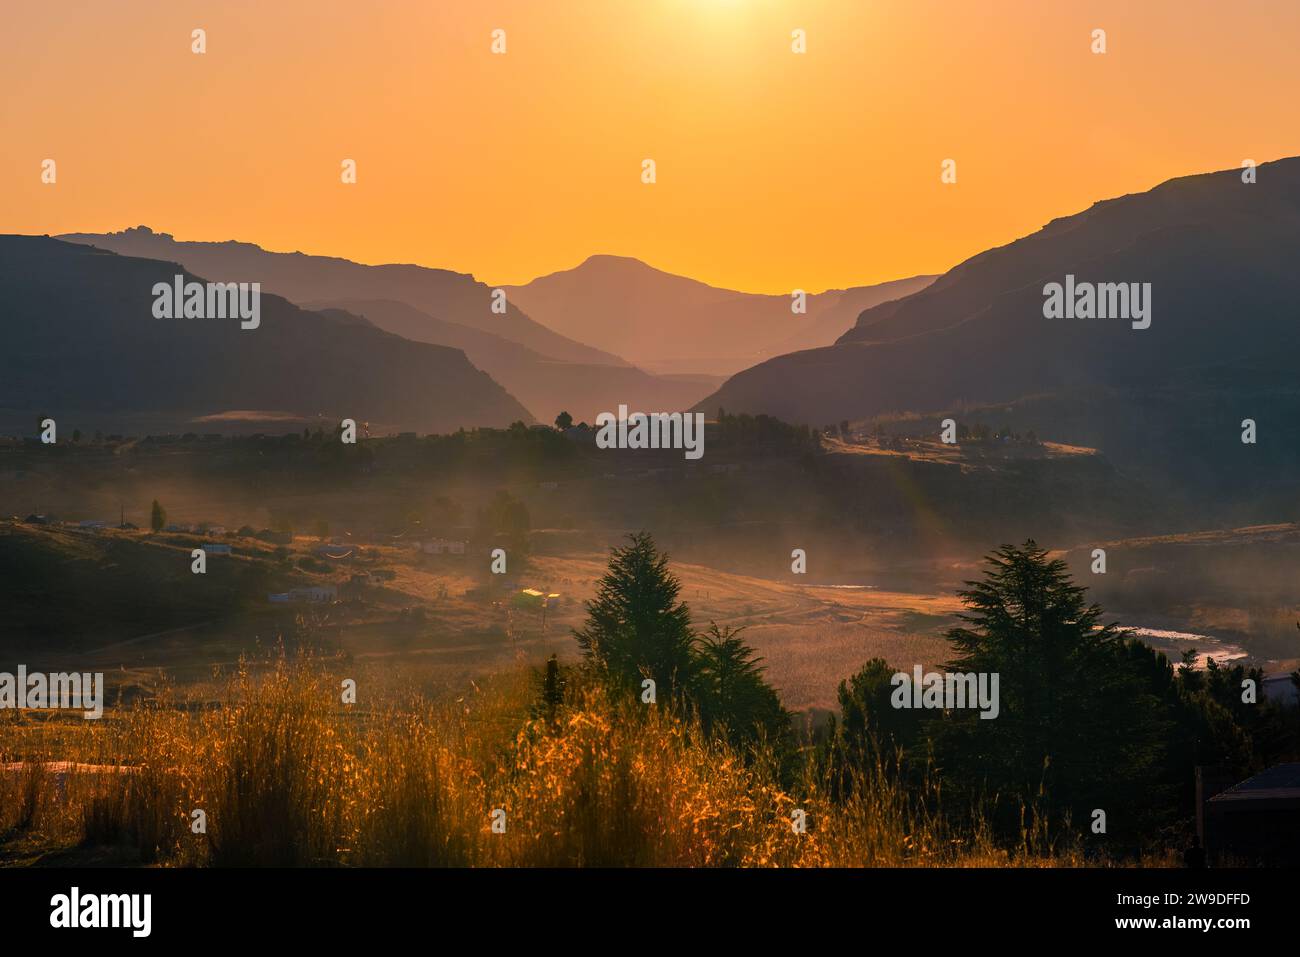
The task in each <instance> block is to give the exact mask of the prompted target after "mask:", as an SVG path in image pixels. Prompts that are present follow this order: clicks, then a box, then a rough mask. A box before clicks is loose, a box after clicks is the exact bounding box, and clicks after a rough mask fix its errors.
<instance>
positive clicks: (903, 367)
mask: <svg viewBox="0 0 1300 957" xmlns="http://www.w3.org/2000/svg"><path fill="white" fill-rule="evenodd" d="M1257 174H1258V182H1256V183H1254V184H1247V183H1243V182H1242V177H1241V173H1240V170H1227V171H1223V172H1216V173H1207V174H1202V175H1196V176H1187V177H1182V178H1179V179H1174V180H1170V181H1168V182H1166V183H1163V184H1161V185H1160V186H1157V187H1156V188H1154V189H1152V190H1150V191H1148V192H1145V193H1138V194H1131V195H1127V196H1123V197H1120V198H1118V199H1112V200H1108V201H1105V202H1100V203H1097V204H1095V205H1094V206H1092V207H1091V208H1090V209H1088V210H1086V211H1084V212H1082V213H1079V214H1078V215H1075V216H1069V217H1065V218H1062V219H1057V220H1054V221H1053V222H1051V223H1049V224H1048V225H1047V226H1045V227H1044V228H1042V229H1040V230H1039V231H1038V232H1036V233H1034V234H1032V235H1030V236H1027V237H1025V238H1023V239H1020V240H1017V241H1016V242H1013V243H1011V244H1009V245H1006V246H1002V247H999V248H996V249H991V250H988V251H987V252H983V253H981V254H979V255H977V256H975V257H973V258H971V259H969V260H967V261H966V262H963V263H962V264H961V265H959V266H956V267H955V268H953V269H952V270H950V271H949V272H947V273H945V274H944V275H942V276H941V277H939V278H938V279H937V280H935V282H934V283H932V284H931V285H929V286H928V287H926V288H925V289H923V290H921V291H919V292H916V293H913V294H912V295H910V296H908V297H906V298H904V299H900V300H897V301H894V302H888V303H884V304H882V305H878V306H875V307H873V308H870V309H867V310H865V311H864V312H863V313H862V314H861V315H860V316H859V318H858V321H857V323H856V324H855V325H854V327H853V328H852V329H850V330H848V331H847V332H846V333H845V334H844V335H843V336H841V337H840V339H839V340H838V341H837V342H836V343H835V344H834V345H831V346H828V347H825V348H820V349H811V350H805V351H801V352H795V353H792V354H788V355H783V356H780V357H777V358H774V359H771V360H768V361H766V362H763V363H761V364H759V365H756V366H754V367H753V368H750V369H747V370H745V371H744V372H741V373H739V374H737V375H735V376H733V377H732V378H730V379H729V380H728V381H727V382H726V383H725V384H724V385H723V387H722V388H721V389H719V390H718V392H716V393H715V394H714V395H712V396H710V397H709V398H708V399H706V400H704V401H703V402H701V403H700V405H699V408H701V409H705V410H708V411H713V410H715V409H716V408H717V407H718V406H723V407H725V408H727V409H728V410H730V411H747V412H754V413H758V412H764V413H768V414H772V415H776V416H780V417H782V418H785V419H789V420H792V421H798V422H808V423H813V424H823V423H826V422H838V421H840V420H841V419H845V418H848V419H857V418H864V417H869V416H874V415H879V414H881V413H886V412H891V411H904V410H918V411H927V410H941V409H948V408H952V407H955V406H957V405H959V404H961V405H968V406H969V405H971V404H980V403H999V402H1008V401H1013V400H1017V399H1021V398H1023V397H1027V396H1034V395H1041V394H1053V393H1061V392H1067V391H1071V392H1077V391H1080V390H1082V391H1088V390H1093V391H1096V390H1101V389H1124V388H1135V387H1144V386H1150V385H1152V384H1156V383H1158V384H1160V385H1162V386H1170V387H1179V384H1181V386H1180V387H1185V388H1188V389H1191V388H1203V387H1205V386H1207V384H1209V383H1214V384H1216V388H1221V389H1222V388H1226V389H1228V390H1231V389H1232V388H1234V387H1244V386H1247V385H1249V386H1250V387H1252V388H1253V387H1257V386H1259V385H1261V384H1266V383H1270V382H1272V383H1276V384H1277V385H1278V386H1279V387H1285V384H1286V383H1287V382H1288V381H1289V380H1290V379H1293V378H1294V352H1295V343H1296V333H1295V328H1296V322H1295V318H1294V315H1295V303H1296V301H1297V294H1300V270H1297V269H1296V267H1295V261H1294V260H1295V254H1294V248H1295V244H1296V242H1297V240H1300V159H1286V160H1279V161H1277V162H1273V163H1266V164H1262V165H1261V166H1259V167H1258V169H1257ZM1067 275H1072V276H1074V277H1075V279H1076V281H1077V282H1080V283H1082V282H1090V283H1150V284H1151V300H1152V319H1151V325H1150V328H1147V329H1134V328H1132V324H1131V323H1130V322H1129V321H1127V320H1124V319H1099V318H1092V319H1089V318H1051V319H1049V318H1045V317H1044V301H1045V296H1044V287H1045V285H1046V284H1048V283H1064V282H1065V280H1066V276H1067ZM1234 414H1235V413H1234ZM1246 414H1248V411H1247V412H1245V413H1243V415H1242V416H1238V418H1241V417H1243V416H1244V415H1246Z"/></svg>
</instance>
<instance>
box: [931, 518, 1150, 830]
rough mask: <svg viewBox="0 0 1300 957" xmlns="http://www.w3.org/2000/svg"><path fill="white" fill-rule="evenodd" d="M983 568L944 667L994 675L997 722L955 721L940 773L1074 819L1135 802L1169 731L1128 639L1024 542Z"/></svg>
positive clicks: (1056, 564) (970, 714)
mask: <svg viewBox="0 0 1300 957" xmlns="http://www.w3.org/2000/svg"><path fill="white" fill-rule="evenodd" d="M985 561H986V562H987V565H988V567H987V569H986V571H985V575H984V578H983V580H982V581H978V582H974V581H972V582H967V583H966V584H967V585H968V586H969V587H968V588H967V589H965V590H963V591H960V592H958V595H959V596H960V597H961V599H962V601H963V602H964V603H965V604H966V606H967V609H968V611H967V612H966V613H964V614H961V615H959V616H958V617H959V618H961V619H962V620H963V621H964V622H965V625H964V626H962V627H957V628H953V629H951V630H949V632H948V633H947V638H948V640H949V641H950V642H951V643H952V645H953V647H954V649H955V650H956V652H957V655H956V657H955V659H954V660H953V661H951V662H949V664H948V665H947V667H948V670H949V671H952V672H964V673H965V672H975V673H977V674H981V673H983V674H990V675H992V674H997V675H998V676H999V714H998V717H997V718H996V719H993V720H984V719H981V718H980V717H979V714H978V712H977V711H975V710H972V709H964V710H962V709H958V710H955V711H954V712H953V713H952V716H951V720H947V721H945V722H944V727H943V732H942V734H941V738H942V741H943V744H944V747H942V748H941V751H942V752H944V753H945V755H946V758H947V762H946V770H949V771H951V772H954V773H955V774H956V776H957V777H958V778H959V779H960V781H961V783H962V784H965V785H967V786H969V787H972V788H974V789H979V788H987V789H988V791H989V792H992V793H1002V794H1004V795H1008V796H1012V797H1019V798H1020V799H1021V800H1023V801H1025V802H1038V803H1040V806H1041V805H1045V806H1044V808H1043V809H1045V810H1054V811H1059V812H1062V813H1063V812H1066V811H1069V812H1071V814H1072V817H1073V819H1074V820H1075V821H1076V822H1079V821H1087V820H1089V815H1090V814H1091V812H1092V810H1093V809H1094V808H1103V809H1104V808H1119V807H1129V808H1132V807H1134V806H1136V805H1139V804H1141V803H1142V802H1143V800H1145V799H1147V798H1148V796H1149V795H1148V792H1149V789H1150V785H1151V784H1152V781H1153V778H1154V776H1155V773H1156V770H1157V764H1158V761H1159V760H1160V759H1162V758H1163V756H1164V739H1163V734H1164V732H1165V731H1166V730H1167V726H1166V725H1165V724H1164V723H1163V722H1162V721H1161V719H1160V717H1159V713H1158V709H1157V704H1156V701H1155V699H1154V697H1153V695H1152V693H1151V691H1150V686H1149V685H1148V684H1147V683H1146V682H1145V681H1144V680H1143V674H1142V672H1141V671H1140V670H1139V666H1138V663H1136V662H1135V661H1134V660H1133V659H1131V658H1130V657H1129V656H1128V653H1127V651H1126V641H1125V639H1126V636H1127V633H1126V632H1124V631H1122V630H1121V629H1119V628H1118V627H1117V626H1116V625H1115V624H1113V623H1112V624H1105V625H1103V624H1101V616H1102V610H1101V608H1100V607H1099V606H1097V605H1096V604H1089V603H1087V602H1086V600H1085V597H1084V595H1085V592H1084V589H1082V588H1080V587H1078V586H1076V585H1075V584H1074V583H1073V582H1072V581H1071V579H1070V577H1069V573H1068V571H1067V569H1066V565H1065V562H1063V561H1061V560H1060V559H1053V560H1049V559H1048V557H1047V552H1046V551H1045V550H1044V549H1042V548H1040V547H1038V545H1036V544H1035V543H1034V542H1033V541H1032V540H1030V541H1027V542H1026V543H1025V544H1024V545H1023V546H1019V547H1017V546H1012V545H1004V546H1002V547H1001V548H999V549H997V550H996V551H995V552H993V553H992V554H990V555H988V556H987V557H986V559H985ZM1132 816H1133V815H1128V816H1127V817H1130V818H1131V817H1132Z"/></svg>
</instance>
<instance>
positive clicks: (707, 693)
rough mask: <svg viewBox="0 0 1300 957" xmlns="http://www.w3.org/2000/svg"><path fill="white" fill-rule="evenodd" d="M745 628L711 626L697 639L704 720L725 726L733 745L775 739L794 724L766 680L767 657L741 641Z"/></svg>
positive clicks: (698, 683) (698, 684)
mask: <svg viewBox="0 0 1300 957" xmlns="http://www.w3.org/2000/svg"><path fill="white" fill-rule="evenodd" d="M743 630H744V629H743V628H731V627H729V626H727V625H723V626H722V627H718V625H717V624H716V623H712V622H711V623H710V625H709V629H708V631H706V632H705V633H704V634H702V635H700V636H699V637H698V638H697V639H696V660H697V666H696V683H695V688H694V698H695V700H696V702H697V703H698V706H699V710H700V717H701V719H702V720H703V721H704V724H705V726H706V727H714V726H717V725H722V726H724V727H725V728H726V729H727V734H728V736H729V737H730V738H731V740H732V742H733V743H741V742H744V741H748V740H752V739H754V738H755V737H759V736H766V737H768V738H773V737H775V736H777V735H779V734H780V733H781V732H782V731H784V730H785V728H786V727H787V726H788V724H789V715H788V714H787V713H786V711H785V709H784V708H783V707H782V706H781V700H780V698H778V697H777V694H776V692H775V691H774V690H773V689H772V687H771V685H769V684H768V683H767V682H766V681H765V680H764V679H763V671H764V669H763V667H762V664H761V662H762V660H763V659H762V658H760V657H757V655H756V654H755V652H754V649H753V648H751V647H750V646H749V645H747V644H745V642H744V641H742V640H741V638H740V632H742V631H743Z"/></svg>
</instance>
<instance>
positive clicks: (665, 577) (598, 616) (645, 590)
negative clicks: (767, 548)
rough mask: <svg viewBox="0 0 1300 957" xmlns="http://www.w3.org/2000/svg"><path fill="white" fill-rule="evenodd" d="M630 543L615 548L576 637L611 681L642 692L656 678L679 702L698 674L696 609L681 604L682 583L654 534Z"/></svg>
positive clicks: (659, 689)
mask: <svg viewBox="0 0 1300 957" xmlns="http://www.w3.org/2000/svg"><path fill="white" fill-rule="evenodd" d="M628 541H629V544H627V545H625V546H623V547H615V548H613V549H611V550H610V559H609V570H608V571H607V572H606V573H605V575H604V577H602V578H601V579H600V582H599V583H598V587H597V591H596V597H595V598H594V599H592V600H591V601H588V602H586V608H587V620H586V623H585V624H584V625H583V627H582V628H580V629H575V630H574V632H573V636H574V638H576V639H577V641H578V645H579V647H580V648H582V653H583V656H584V657H585V658H586V659H587V661H588V662H589V663H590V664H592V665H594V666H595V667H596V668H597V669H598V670H599V671H601V672H602V673H603V674H604V675H605V676H606V677H607V678H609V679H610V680H611V681H613V682H615V683H616V684H621V685H624V686H626V687H633V688H638V689H639V688H640V685H641V681H642V680H643V679H644V678H652V679H653V680H654V682H655V687H656V695H657V696H658V697H661V698H666V699H668V700H670V701H674V700H679V699H680V698H681V696H682V695H683V693H684V692H685V691H686V690H687V689H688V688H689V687H690V685H691V680H692V678H693V676H694V665H695V662H694V659H693V656H692V644H693V636H692V634H691V615H690V610H689V609H688V608H687V606H686V604H685V603H684V602H679V601H678V600H677V596H678V593H679V592H680V591H681V583H680V582H678V580H677V579H676V578H674V577H673V576H672V575H671V574H670V573H669V571H668V557H667V556H666V555H662V554H660V553H659V551H658V550H657V549H656V548H655V543H654V540H653V539H652V538H651V537H650V535H648V534H647V533H645V532H637V533H634V534H632V535H629V536H628Z"/></svg>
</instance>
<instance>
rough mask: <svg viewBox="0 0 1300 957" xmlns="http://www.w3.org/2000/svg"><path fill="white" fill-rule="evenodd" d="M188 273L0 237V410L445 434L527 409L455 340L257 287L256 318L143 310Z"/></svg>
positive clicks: (65, 417)
mask: <svg viewBox="0 0 1300 957" xmlns="http://www.w3.org/2000/svg"><path fill="white" fill-rule="evenodd" d="M177 274H182V275H184V277H185V281H198V282H203V281H205V280H206V279H209V278H210V279H212V280H213V281H216V282H239V281H253V280H254V279H255V277H250V276H248V275H246V274H238V273H235V274H229V273H227V274H216V275H210V276H204V277H200V276H196V275H195V274H193V273H191V272H190V271H188V270H185V269H183V267H181V266H180V265H178V264H176V263H173V262H163V261H159V260H154V259H145V258H138V257H132V256H123V255H117V254H114V253H111V252H107V251H104V250H101V249H96V248H93V247H91V246H88V245H82V244H77V243H70V242H62V241H59V240H57V239H51V238H49V237H37V236H0V294H2V295H3V301H4V303H5V308H4V309H3V310H2V311H0V335H2V336H3V342H4V344H5V348H4V350H3V352H2V353H0V412H2V413H3V415H4V417H5V418H6V419H7V420H19V421H21V422H22V423H25V424H26V425H27V429H25V431H27V430H29V429H30V428H31V427H34V425H35V422H36V417H37V416H38V415H50V416H51V417H53V418H54V419H55V421H56V422H60V421H63V422H65V423H67V422H70V423H72V424H73V425H78V426H80V427H86V426H88V425H89V419H87V418H84V417H81V416H83V415H90V414H91V413H93V414H94V416H96V417H97V420H98V421H103V422H105V423H106V425H107V427H109V428H115V427H116V428H125V427H126V426H122V425H120V424H119V425H117V426H114V425H113V423H121V422H123V421H127V420H129V419H133V418H134V419H135V420H136V421H146V422H147V423H148V425H149V427H150V428H151V429H154V430H159V431H190V430H193V431H220V429H218V428H215V427H212V428H206V427H204V426H202V425H196V423H198V422H200V420H209V421H212V420H220V419H221V418H222V417H223V416H224V415H226V414H228V413H230V412H232V411H237V410H252V411H253V412H261V411H265V412H268V413H274V414H275V415H277V416H281V417H285V418H288V417H293V416H296V417H298V418H301V419H309V418H314V417H316V416H317V415H322V416H323V417H325V418H326V420H327V421H328V420H329V419H331V418H332V419H333V420H334V421H338V420H340V419H342V418H353V419H355V420H356V421H357V422H358V423H362V422H370V423H372V424H373V425H375V426H376V427H378V428H381V429H392V430H399V431H400V430H411V431H420V432H434V431H437V432H449V431H454V430H455V429H457V428H460V427H466V428H470V427H473V426H506V425H508V424H510V423H511V422H512V421H516V420H520V419H522V420H524V421H531V416H530V415H529V414H528V412H527V410H526V409H524V408H523V406H521V405H520V404H519V403H518V402H517V401H516V400H515V399H514V398H512V397H511V396H510V395H509V394H508V393H507V392H506V391H505V390H504V389H503V388H501V386H500V385H498V384H497V383H496V382H494V381H493V380H492V378H491V377H490V376H488V375H487V373H485V372H482V371H481V370H479V369H476V368H474V366H473V365H472V364H471V363H470V362H469V360H468V359H466V357H465V355H464V353H462V352H461V351H459V350H457V349H451V348H445V347H440V346H433V345H426V344H424V343H414V342H410V341H407V340H405V339H402V338H400V337H398V336H395V335H392V334H391V333H387V332H384V331H382V330H380V329H377V328H375V327H374V326H372V325H371V324H370V323H368V322H367V321H366V320H364V319H362V318H361V317H359V316H356V315H352V314H348V313H346V312H343V311H339V310H334V311H330V312H327V313H317V312H311V311H308V310H304V309H301V308H299V307H298V306H295V305H294V304H292V303H290V302H288V301H287V300H285V299H283V298H281V297H279V296H276V295H271V294H268V293H266V292H265V291H263V293H262V295H261V316H260V325H259V326H258V327H257V328H255V329H241V328H240V321H239V320H238V319H220V318H202V319H200V318H176V319H160V318H156V317H155V315H154V305H155V295H154V292H153V289H154V285H155V284H156V283H160V282H161V283H166V284H167V285H171V284H172V282H173V277H174V276H176V275H177Z"/></svg>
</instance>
